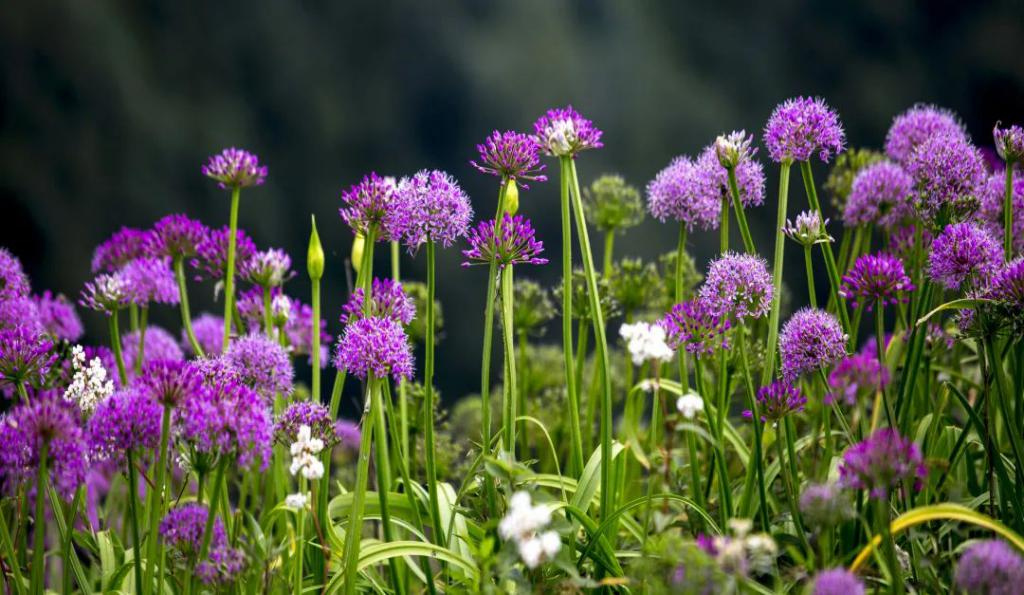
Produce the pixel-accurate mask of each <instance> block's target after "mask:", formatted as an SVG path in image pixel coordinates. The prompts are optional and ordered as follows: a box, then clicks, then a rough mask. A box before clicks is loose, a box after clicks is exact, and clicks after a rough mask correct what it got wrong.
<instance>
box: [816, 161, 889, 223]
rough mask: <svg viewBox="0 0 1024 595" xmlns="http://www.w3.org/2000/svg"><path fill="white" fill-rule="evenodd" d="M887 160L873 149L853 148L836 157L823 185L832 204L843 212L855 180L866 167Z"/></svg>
mask: <svg viewBox="0 0 1024 595" xmlns="http://www.w3.org/2000/svg"><path fill="white" fill-rule="evenodd" d="M884 160H885V155H883V154H882V153H880V152H878V151H874V150H872V149H858V148H851V149H848V150H846V151H843V152H842V153H840V154H839V157H836V161H835V163H833V164H832V167H831V168H829V171H828V177H827V178H825V183H824V184H823V185H822V186H823V188H824V189H825V191H826V192H827V193H828V194H829V197H830V200H829V202H831V203H832V206H833V207H835V208H836V210H838V211H840V212H842V211H843V210H844V209H845V208H846V201H847V200H848V198H849V196H850V191H851V190H852V188H853V180H854V178H856V177H857V174H859V173H860V172H861V171H862V170H864V169H865V168H867V167H869V166H871V165H874V164H876V163H879V162H880V161H884Z"/></svg>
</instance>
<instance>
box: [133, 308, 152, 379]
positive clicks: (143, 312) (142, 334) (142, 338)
mask: <svg viewBox="0 0 1024 595" xmlns="http://www.w3.org/2000/svg"><path fill="white" fill-rule="evenodd" d="M148 322H149V308H147V307H145V306H143V307H142V308H139V330H138V333H139V346H138V350H137V351H136V353H135V375H136V376H141V375H142V364H143V362H144V361H145V359H146V326H147V323H148Z"/></svg>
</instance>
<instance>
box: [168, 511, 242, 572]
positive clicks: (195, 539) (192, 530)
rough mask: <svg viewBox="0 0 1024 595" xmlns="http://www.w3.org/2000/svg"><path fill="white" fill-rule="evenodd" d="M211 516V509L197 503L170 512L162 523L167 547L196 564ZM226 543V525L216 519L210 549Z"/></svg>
mask: <svg viewBox="0 0 1024 595" xmlns="http://www.w3.org/2000/svg"><path fill="white" fill-rule="evenodd" d="M209 514H210V511H209V509H208V508H207V507H206V506H205V505H204V504H199V503H197V502H190V503H188V504H182V505H180V506H177V507H175V508H174V509H173V510H170V511H168V512H167V514H166V515H165V516H164V518H163V520H162V521H160V536H161V537H162V538H163V540H164V543H165V544H166V545H167V547H169V548H170V549H172V550H174V551H175V552H176V553H177V554H178V555H180V556H183V557H184V558H186V559H187V560H190V561H192V562H194V561H195V559H196V557H197V556H199V550H200V549H201V547H202V544H203V533H204V532H205V530H206V519H207V518H208V516H209ZM226 543H227V534H226V533H225V532H224V524H223V523H221V521H220V519H219V518H214V522H213V535H212V536H211V537H210V547H211V548H214V549H215V548H218V547H220V546H223V545H224V544H226Z"/></svg>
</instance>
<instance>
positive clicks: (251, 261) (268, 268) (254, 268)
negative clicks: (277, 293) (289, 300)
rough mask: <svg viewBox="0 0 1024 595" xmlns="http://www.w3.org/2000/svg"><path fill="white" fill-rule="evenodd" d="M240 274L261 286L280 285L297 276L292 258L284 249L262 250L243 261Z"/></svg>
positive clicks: (239, 270)
mask: <svg viewBox="0 0 1024 595" xmlns="http://www.w3.org/2000/svg"><path fill="white" fill-rule="evenodd" d="M238 276H239V277H241V278H243V279H245V280H246V281H248V282H250V283H254V284H256V285H259V286H260V287H280V286H281V285H283V284H284V282H285V281H287V280H289V279H291V278H292V277H294V276H295V273H294V272H293V271H292V259H291V257H290V256H288V253H287V252H285V251H284V250H279V249H277V248H271V249H269V250H260V251H259V252H256V253H255V254H253V255H252V256H251V257H250V258H247V259H246V260H245V261H243V262H242V264H241V266H240V267H239V269H238Z"/></svg>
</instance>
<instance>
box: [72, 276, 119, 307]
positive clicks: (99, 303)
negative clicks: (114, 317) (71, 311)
mask: <svg viewBox="0 0 1024 595" xmlns="http://www.w3.org/2000/svg"><path fill="white" fill-rule="evenodd" d="M131 296H132V293H131V290H130V288H129V286H128V281H127V279H125V277H124V275H123V274H121V273H111V274H107V273H103V274H100V275H97V276H96V278H95V279H93V280H92V281H89V282H87V283H86V284H85V289H83V290H82V297H81V299H80V300H79V302H78V304H79V305H80V306H82V307H83V308H89V309H91V310H96V311H97V312H103V313H104V314H106V315H107V316H109V315H110V314H111V313H113V312H117V311H118V310H120V309H122V308H124V307H126V306H127V305H128V304H129V303H130V302H131Z"/></svg>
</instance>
